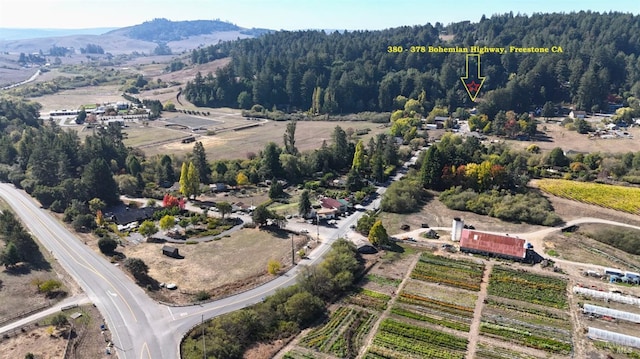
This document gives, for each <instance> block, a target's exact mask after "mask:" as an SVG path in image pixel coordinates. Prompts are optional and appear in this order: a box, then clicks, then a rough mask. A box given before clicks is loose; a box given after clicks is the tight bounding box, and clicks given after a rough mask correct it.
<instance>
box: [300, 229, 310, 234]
mask: <svg viewBox="0 0 640 359" xmlns="http://www.w3.org/2000/svg"><path fill="white" fill-rule="evenodd" d="M300 233H309V230H307V229H302V230H300Z"/></svg>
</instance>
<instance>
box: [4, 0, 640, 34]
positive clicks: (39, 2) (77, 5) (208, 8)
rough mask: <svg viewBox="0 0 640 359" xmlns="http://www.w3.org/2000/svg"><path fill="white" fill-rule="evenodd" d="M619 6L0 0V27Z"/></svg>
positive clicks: (619, 3)
mask: <svg viewBox="0 0 640 359" xmlns="http://www.w3.org/2000/svg"><path fill="white" fill-rule="evenodd" d="M580 10H591V11H597V12H608V11H621V12H630V13H633V14H640V1H639V0H613V1H612V0H609V1H603V0H537V1H536V0H502V1H500V0H475V1H471V0H455V1H451V0H440V1H433V0H298V1H296V0H224V1H223V0H0V28H46V29H82V28H96V27H125V26H131V25H137V24H140V23H142V22H144V21H148V20H152V19H154V18H167V19H169V20H173V21H178V20H214V19H219V20H223V21H228V22H231V23H234V24H236V25H238V26H241V27H246V28H251V27H258V28H268V29H272V30H301V29H335V30H365V29H366V30H378V29H385V28H390V27H397V26H402V25H423V24H426V23H431V24H435V23H436V22H440V23H443V24H445V25H446V24H449V23H451V22H458V21H465V20H470V21H472V22H478V21H479V20H480V18H481V17H482V15H483V14H484V15H486V16H491V15H492V14H502V13H506V12H509V11H513V13H514V14H517V13H521V14H527V15H530V14H532V13H540V12H545V13H546V12H572V11H580Z"/></svg>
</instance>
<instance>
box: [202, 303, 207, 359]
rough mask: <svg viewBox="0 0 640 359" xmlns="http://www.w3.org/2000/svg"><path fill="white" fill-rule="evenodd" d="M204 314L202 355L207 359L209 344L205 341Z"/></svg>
mask: <svg viewBox="0 0 640 359" xmlns="http://www.w3.org/2000/svg"><path fill="white" fill-rule="evenodd" d="M204 337H205V335H204V314H202V357H203V358H204V359H207V346H206V343H205V341H204Z"/></svg>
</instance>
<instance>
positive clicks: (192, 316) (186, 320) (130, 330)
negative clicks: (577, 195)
mask: <svg viewBox="0 0 640 359" xmlns="http://www.w3.org/2000/svg"><path fill="white" fill-rule="evenodd" d="M394 179H397V178H394ZM385 190H386V188H384V187H381V188H379V189H378V193H379V195H380V196H379V197H378V198H377V199H376V200H375V201H374V202H373V203H372V204H370V205H369V206H368V207H369V208H377V207H378V206H379V202H380V198H381V197H382V196H381V195H382V194H383V193H384V191H385ZM0 196H2V197H3V198H4V199H5V200H6V201H7V202H8V203H9V204H10V205H11V206H12V207H13V209H14V211H15V213H17V215H18V216H19V217H20V218H21V219H22V221H23V223H24V224H25V226H26V227H27V229H28V230H29V231H30V232H31V233H32V234H33V236H34V237H36V238H37V239H38V240H39V241H40V242H41V243H42V244H43V245H44V246H45V247H46V248H47V249H48V250H49V251H51V253H52V254H53V255H54V257H55V258H56V259H57V260H58V261H59V262H60V264H61V265H62V266H63V268H64V269H65V270H66V271H67V272H68V273H69V274H70V275H71V276H72V277H73V278H74V279H75V280H76V281H77V282H78V284H79V285H80V286H81V287H82V289H83V290H84V291H85V292H86V294H87V296H88V297H89V299H90V300H91V301H92V302H93V303H95V305H96V307H97V308H98V309H99V310H100V312H101V313H102V314H103V316H104V317H105V320H106V322H107V326H108V328H109V329H110V330H111V331H112V339H113V341H114V345H115V347H116V349H117V354H118V357H119V358H120V359H125V358H131V359H133V358H149V359H159V358H167V359H175V358H179V344H180V340H181V339H182V336H183V335H184V333H186V332H187V331H188V330H189V329H190V328H192V327H194V326H195V325H197V324H199V323H200V322H201V321H202V319H210V318H213V317H215V316H218V315H221V314H225V313H229V312H232V311H235V310H238V309H241V308H244V307H247V306H250V305H253V304H255V303H258V302H260V301H262V298H264V297H266V296H269V295H271V294H272V293H274V292H275V291H276V290H277V289H279V288H283V287H286V286H289V285H292V284H294V283H295V281H296V276H297V274H298V271H299V267H298V266H295V267H294V268H293V269H291V270H290V271H289V272H287V273H286V274H284V275H283V276H280V277H278V278H276V279H274V280H272V281H270V282H268V283H266V284H264V285H262V286H260V287H257V288H254V289H251V290H249V291H246V292H244V293H239V294H237V295H234V296H231V297H228V298H224V299H221V300H218V301H215V302H210V303H207V304H202V305H194V306H186V307H169V306H165V305H161V304H158V303H157V302H155V301H153V300H152V299H150V298H149V297H148V296H147V295H146V293H145V292H144V291H143V290H142V289H141V288H139V287H138V286H137V285H136V284H134V283H133V282H132V281H131V280H130V279H129V277H127V276H126V275H125V274H124V273H123V271H122V270H120V269H119V268H116V267H115V266H114V265H113V264H111V263H109V262H108V261H107V260H106V259H105V258H104V257H103V256H102V255H100V254H98V253H96V252H94V251H93V250H92V249H91V248H89V247H88V246H86V245H84V244H83V242H81V241H80V240H78V239H77V237H75V235H74V234H73V233H71V232H70V231H69V230H67V229H66V227H65V226H64V225H63V224H61V223H60V222H59V221H58V220H57V219H56V218H54V217H53V216H52V215H51V214H50V213H49V212H48V211H46V210H44V209H41V208H40V206H39V204H38V203H37V202H36V201H34V200H33V199H32V198H31V197H30V196H29V195H27V194H26V193H25V192H24V191H21V190H17V189H16V188H15V187H13V185H10V184H6V183H0ZM361 215H362V212H356V213H354V214H352V215H351V216H349V217H347V218H344V219H340V220H339V224H338V227H324V226H322V227H319V228H318V235H320V234H321V235H322V236H321V237H322V238H324V241H323V242H322V243H321V244H320V245H319V246H318V247H316V249H315V250H314V251H313V252H312V253H310V254H309V256H308V258H306V259H304V260H301V261H299V264H307V265H311V264H315V263H316V262H318V261H320V259H321V258H322V256H323V255H324V254H325V253H326V252H327V251H328V250H329V249H330V247H331V244H332V243H333V241H335V240H336V239H337V238H340V237H345V236H347V235H348V233H349V232H350V229H349V227H350V226H351V225H353V224H355V223H356V222H357V219H358V218H359V217H360V216H361ZM580 223H607V224H613V225H620V226H626V227H631V228H636V229H640V227H636V226H632V225H628V224H624V223H618V222H614V221H608V220H603V219H599V218H581V219H577V220H573V221H569V222H567V224H566V225H565V226H570V225H574V224H580ZM559 230H561V227H553V228H544V229H542V230H539V231H535V232H530V233H522V234H518V235H519V236H521V237H522V238H526V239H527V240H529V241H531V242H532V243H533V244H534V246H536V247H538V248H542V247H541V245H542V238H544V236H545V235H547V234H549V233H551V232H554V231H559ZM571 263H573V262H571ZM573 264H581V263H573Z"/></svg>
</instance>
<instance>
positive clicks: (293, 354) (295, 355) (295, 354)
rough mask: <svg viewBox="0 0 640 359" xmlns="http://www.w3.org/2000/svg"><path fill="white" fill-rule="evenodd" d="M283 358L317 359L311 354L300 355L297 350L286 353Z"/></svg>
mask: <svg viewBox="0 0 640 359" xmlns="http://www.w3.org/2000/svg"><path fill="white" fill-rule="evenodd" d="M282 358H283V359H316V357H314V356H313V355H311V354H307V353H300V352H297V351H295V350H292V351H290V352H288V353H286V354H285V355H284V356H283V357H282Z"/></svg>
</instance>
